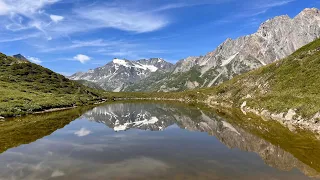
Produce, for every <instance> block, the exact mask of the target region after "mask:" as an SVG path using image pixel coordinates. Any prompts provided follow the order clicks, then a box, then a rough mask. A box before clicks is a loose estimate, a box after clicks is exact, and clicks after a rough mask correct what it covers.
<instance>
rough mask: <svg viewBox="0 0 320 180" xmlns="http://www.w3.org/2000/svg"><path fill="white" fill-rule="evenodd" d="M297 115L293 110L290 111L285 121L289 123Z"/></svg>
mask: <svg viewBox="0 0 320 180" xmlns="http://www.w3.org/2000/svg"><path fill="white" fill-rule="evenodd" d="M296 114H297V113H296V112H295V111H294V110H293V109H289V111H288V113H287V115H286V116H285V117H284V118H285V120H287V121H292V120H293V117H294V116H295V115H296Z"/></svg>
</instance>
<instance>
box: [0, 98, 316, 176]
mask: <svg viewBox="0 0 320 180" xmlns="http://www.w3.org/2000/svg"><path fill="white" fill-rule="evenodd" d="M73 111H75V110H73ZM79 112H81V113H82V112H83V111H77V113H78V114H79ZM63 113H64V114H63ZM73 114H74V113H73ZM45 116H46V115H41V116H40V117H41V118H38V119H37V117H38V116H32V121H34V122H35V123H33V126H29V128H28V129H23V128H22V127H23V126H22V125H21V126H18V125H17V124H15V121H17V123H18V122H21V121H22V122H24V124H27V123H25V122H28V117H25V118H22V119H16V120H11V121H10V122H2V123H1V124H0V126H1V127H5V128H8V129H10V128H12V127H13V126H17V127H18V128H16V130H15V131H14V132H12V134H11V135H10V136H8V137H7V136H4V137H3V138H1V143H2V144H0V145H4V144H5V145H6V147H8V149H7V151H5V152H4V153H2V154H0V179H50V178H56V179H235V178H236V179H289V178H290V179H309V178H310V177H312V178H318V177H320V174H319V172H318V171H317V170H318V167H319V164H317V163H316V162H317V161H315V162H313V163H312V164H311V163H309V164H308V163H306V159H307V160H309V159H308V158H306V159H301V158H300V159H299V158H296V157H301V156H295V155H296V151H293V152H294V153H293V154H294V155H293V154H292V153H290V150H291V149H290V148H289V147H288V146H287V145H283V146H284V147H286V150H284V149H282V148H281V146H282V145H281V144H279V143H278V142H282V141H276V140H273V139H269V141H270V142H269V141H268V140H265V139H264V138H262V137H259V136H258V135H256V134H253V133H250V132H249V131H248V130H247V129H246V128H244V127H240V126H239V125H235V124H234V123H230V121H228V120H226V119H225V118H222V117H220V116H218V115H216V114H215V113H213V112H211V111H206V110H201V109H199V108H197V107H186V106H181V105H170V104H163V103H159V104H157V103H124V104H123V103H118V104H108V105H103V106H101V107H96V108H94V109H92V110H90V111H88V112H86V113H84V114H83V115H82V116H81V117H78V118H77V117H74V116H71V115H69V114H68V113H67V112H58V113H55V114H54V117H59V118H58V120H57V121H54V118H53V117H51V118H47V119H46V117H45ZM47 116H49V115H47ZM51 116H53V115H52V114H51ZM70 118H71V119H72V118H73V119H75V118H77V119H76V120H74V121H72V120H70ZM41 119H43V120H41ZM48 119H49V120H51V121H52V122H51V121H50V122H51V123H50V124H52V126H54V125H55V123H58V122H59V126H54V127H56V129H55V130H53V131H52V132H53V133H52V132H51V131H49V132H47V130H46V131H44V129H46V128H47V126H48V125H47V124H46V123H43V122H42V121H45V120H48ZM62 119H65V120H62ZM49 120H48V121H49ZM71 121H72V122H71ZM63 122H64V123H63ZM70 122H71V123H70ZM8 123H10V124H8ZM69 123H70V124H69ZM5 128H3V129H2V130H0V132H1V131H2V132H6V131H5ZM58 128H62V129H58ZM257 128H259V127H257ZM260 128H261V127H260ZM32 129H33V130H32ZM283 131H288V130H286V129H285V128H283ZM10 132H11V131H10ZM30 132H32V133H33V135H32V137H34V136H35V137H37V138H36V139H32V138H27V140H24V141H22V140H21V139H23V138H22V137H23V136H25V135H28V137H29V136H30ZM203 132H205V133H203ZM51 133H52V134H51ZM35 134H38V135H35ZM49 134H51V135H49ZM44 136H45V137H44ZM18 137H20V138H18ZM299 137H300V136H299ZM303 137H304V136H303ZM277 138H281V137H277ZM286 138H287V137H286ZM305 138H306V140H305V141H309V138H311V137H310V136H307V137H305ZM9 141H10V143H8V142H9ZM28 141H29V142H28ZM33 141H35V142H33ZM301 141H303V139H301ZM271 142H272V143H271ZM314 142H317V141H313V143H314ZM27 143H30V144H27ZM8 144H9V145H8ZM11 144H12V145H11ZM20 144H27V145H20ZM273 144H277V145H273ZM19 145H20V146H19ZM318 145H319V143H318ZM14 146H18V147H16V148H11V147H14ZM313 146H314V145H313ZM306 147H307V146H306ZM9 148H11V149H9ZM292 148H296V147H292ZM318 149H319V146H315V147H314V150H313V151H314V152H319V150H318ZM295 150H296V149H295ZM305 152H309V150H308V149H304V147H301V148H300V149H299V153H302V154H303V153H305ZM257 155H258V156H257ZM303 155H304V156H307V155H308V154H307V153H305V154H303ZM262 160H263V161H262Z"/></svg>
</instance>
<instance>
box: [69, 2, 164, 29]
mask: <svg viewBox="0 0 320 180" xmlns="http://www.w3.org/2000/svg"><path fill="white" fill-rule="evenodd" d="M75 13H76V14H77V16H78V17H80V18H81V19H84V20H85V21H84V22H85V23H88V22H90V26H92V28H115V29H120V30H124V31H132V32H137V33H144V32H151V31H156V30H159V29H161V28H163V27H165V26H166V25H168V24H169V19H168V18H166V17H165V16H163V15H160V14H157V13H151V12H147V11H137V10H136V11H135V10H129V9H127V8H123V7H121V6H117V7H109V6H105V7H91V8H90V7H86V8H85V9H82V8H81V9H77V10H75Z"/></svg>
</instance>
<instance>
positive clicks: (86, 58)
mask: <svg viewBox="0 0 320 180" xmlns="http://www.w3.org/2000/svg"><path fill="white" fill-rule="evenodd" d="M73 59H74V60H77V61H80V62H81V63H82V64H84V63H86V62H87V61H90V60H91V57H89V56H87V55H84V54H78V55H76V56H75V57H73Z"/></svg>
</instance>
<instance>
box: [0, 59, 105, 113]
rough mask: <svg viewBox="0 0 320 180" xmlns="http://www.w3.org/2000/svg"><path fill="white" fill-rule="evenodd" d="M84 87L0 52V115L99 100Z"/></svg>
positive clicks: (97, 95) (94, 92)
mask: <svg viewBox="0 0 320 180" xmlns="http://www.w3.org/2000/svg"><path fill="white" fill-rule="evenodd" d="M102 98H104V97H103V92H102V91H98V90H93V89H90V88H87V87H85V86H83V85H81V84H79V83H78V82H75V81H71V80H69V79H67V78H65V77H64V76H62V75H60V74H57V73H55V72H53V71H51V70H49V69H47V68H44V67H42V66H39V65H37V64H33V63H31V62H29V61H27V60H24V59H20V58H19V59H18V58H13V57H9V56H6V55H4V54H1V53H0V116H3V117H8V116H15V115H22V114H26V113H32V112H36V111H42V110H47V109H51V108H61V107H72V106H75V105H83V104H88V103H93V102H96V101H98V100H101V99H102Z"/></svg>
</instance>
